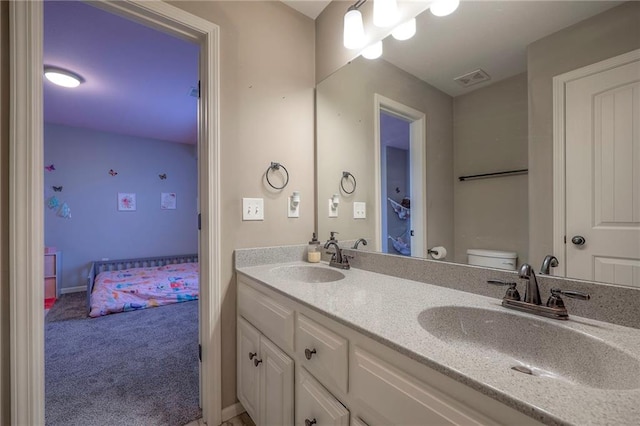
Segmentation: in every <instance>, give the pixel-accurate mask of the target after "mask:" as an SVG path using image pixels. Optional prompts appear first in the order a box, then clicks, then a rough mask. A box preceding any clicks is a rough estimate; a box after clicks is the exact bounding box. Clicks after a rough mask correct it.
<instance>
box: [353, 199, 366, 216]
mask: <svg viewBox="0 0 640 426" xmlns="http://www.w3.org/2000/svg"><path fill="white" fill-rule="evenodd" d="M353 218H354V219H366V218H367V203H365V202H360V201H354V202H353Z"/></svg>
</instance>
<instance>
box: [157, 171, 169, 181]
mask: <svg viewBox="0 0 640 426" xmlns="http://www.w3.org/2000/svg"><path fill="white" fill-rule="evenodd" d="M158 176H159V177H160V179H161V180H165V179H166V178H167V174H166V173H163V174H161V175H158Z"/></svg>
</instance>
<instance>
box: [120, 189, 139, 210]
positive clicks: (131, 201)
mask: <svg viewBox="0 0 640 426" xmlns="http://www.w3.org/2000/svg"><path fill="white" fill-rule="evenodd" d="M118 211H121V212H134V211H136V194H135V193H132V192H118Z"/></svg>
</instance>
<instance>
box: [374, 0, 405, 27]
mask: <svg viewBox="0 0 640 426" xmlns="http://www.w3.org/2000/svg"><path fill="white" fill-rule="evenodd" d="M399 18H400V14H399V13H398V3H396V0H373V25H375V26H376V27H379V28H385V27H390V26H391V25H393V24H395V23H396V22H398V19H399Z"/></svg>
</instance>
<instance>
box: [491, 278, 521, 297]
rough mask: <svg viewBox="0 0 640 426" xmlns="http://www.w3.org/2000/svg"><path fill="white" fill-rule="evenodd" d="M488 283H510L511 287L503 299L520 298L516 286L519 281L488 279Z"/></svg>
mask: <svg viewBox="0 0 640 426" xmlns="http://www.w3.org/2000/svg"><path fill="white" fill-rule="evenodd" d="M487 283H489V284H495V285H508V286H509V288H508V289H507V292H506V293H505V295H504V297H503V299H507V300H520V293H518V289H517V288H516V286H517V283H515V282H513V281H505V280H487Z"/></svg>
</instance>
